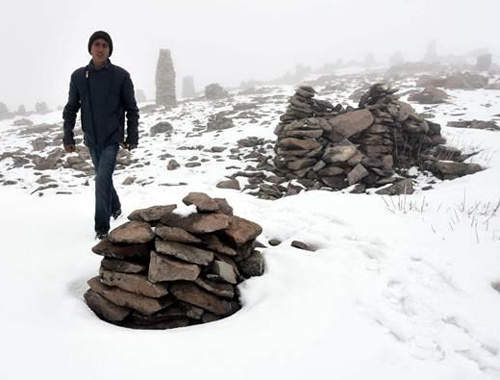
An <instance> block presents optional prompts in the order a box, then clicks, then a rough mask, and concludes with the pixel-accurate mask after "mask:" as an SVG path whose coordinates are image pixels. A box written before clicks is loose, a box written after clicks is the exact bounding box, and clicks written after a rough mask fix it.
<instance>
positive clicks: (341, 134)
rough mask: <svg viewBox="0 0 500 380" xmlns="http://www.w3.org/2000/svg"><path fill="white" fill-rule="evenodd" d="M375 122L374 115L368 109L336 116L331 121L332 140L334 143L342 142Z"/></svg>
mask: <svg viewBox="0 0 500 380" xmlns="http://www.w3.org/2000/svg"><path fill="white" fill-rule="evenodd" d="M374 120H375V119H374V118H373V115H372V113H371V112H370V111H369V110H367V109H362V110H356V111H351V112H347V113H344V114H341V115H338V116H335V117H334V118H332V119H330V120H329V122H330V124H331V125H332V131H331V133H330V140H331V141H333V142H338V141H342V140H343V139H345V138H348V137H350V136H352V135H355V134H356V133H359V132H361V131H364V130H365V129H367V128H369V127H370V126H371V125H372V124H373V122H374Z"/></svg>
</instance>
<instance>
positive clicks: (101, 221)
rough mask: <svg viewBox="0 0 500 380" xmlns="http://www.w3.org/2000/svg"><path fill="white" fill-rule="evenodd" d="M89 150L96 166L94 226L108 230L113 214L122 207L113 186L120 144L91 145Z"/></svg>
mask: <svg viewBox="0 0 500 380" xmlns="http://www.w3.org/2000/svg"><path fill="white" fill-rule="evenodd" d="M89 152H90V157H92V162H93V163H94V168H95V217H94V223H95V224H94V227H95V230H96V231H97V232H108V231H109V219H110V217H111V214H112V213H114V212H115V211H117V210H119V209H120V208H121V205H120V200H119V199H118V195H117V194H116V190H115V188H114V186H113V172H114V171H115V165H116V155H117V153H118V144H113V145H108V146H106V147H104V148H99V147H94V146H89Z"/></svg>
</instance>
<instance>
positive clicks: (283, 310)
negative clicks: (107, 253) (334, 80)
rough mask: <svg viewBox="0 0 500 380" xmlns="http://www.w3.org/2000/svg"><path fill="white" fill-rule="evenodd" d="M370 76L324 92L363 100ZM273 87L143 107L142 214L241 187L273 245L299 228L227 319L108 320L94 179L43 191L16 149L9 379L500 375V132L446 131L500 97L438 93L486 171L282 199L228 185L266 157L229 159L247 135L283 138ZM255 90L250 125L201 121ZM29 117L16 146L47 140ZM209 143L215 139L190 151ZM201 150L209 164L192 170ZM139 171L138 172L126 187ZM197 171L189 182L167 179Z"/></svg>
mask: <svg viewBox="0 0 500 380" xmlns="http://www.w3.org/2000/svg"><path fill="white" fill-rule="evenodd" d="M358 85H359V83H353V84H352V85H350V87H348V88H346V90H345V91H344V92H340V93H335V94H333V95H329V96H325V97H324V98H325V99H328V100H331V101H333V102H337V101H342V102H343V103H344V104H346V103H345V102H344V101H343V100H344V99H347V98H348V96H349V95H350V93H352V92H353V91H354V90H355V89H356V88H357V86H358ZM270 91H271V92H270V93H268V94H265V95H246V96H242V95H240V96H235V97H234V98H233V100H232V101H231V102H226V103H222V104H220V103H214V102H212V103H210V102H205V101H192V102H186V103H183V104H181V105H180V106H179V107H178V108H176V109H175V110H173V111H170V112H159V113H158V112H157V113H152V114H148V115H144V116H143V118H142V128H143V131H144V132H145V133H144V134H143V135H144V136H143V139H142V140H141V147H140V149H138V150H137V151H136V152H134V153H133V157H134V158H139V162H142V163H144V162H146V161H149V164H147V165H144V166H142V167H133V165H131V167H129V168H127V169H123V170H121V171H118V172H117V173H116V176H115V178H116V179H115V183H116V185H117V188H118V192H119V194H120V196H121V199H122V203H123V208H124V214H125V215H127V214H128V213H129V212H131V211H132V210H134V209H136V208H143V207H147V206H151V205H156V204H169V203H179V202H180V200H181V199H182V197H184V196H185V195H186V194H187V193H188V192H189V191H203V192H206V193H208V194H209V195H211V196H217V197H225V198H227V200H228V202H229V204H231V205H232V206H233V207H234V211H235V214H236V215H239V216H242V217H245V218H248V219H250V220H253V221H255V222H257V223H259V224H261V225H262V227H263V229H264V232H263V235H262V236H261V237H260V238H259V240H260V241H261V242H263V243H265V244H267V241H268V240H269V239H270V238H277V239H280V240H282V241H283V242H282V243H281V244H280V245H278V246H276V247H269V248H266V249H264V250H263V253H264V256H265V259H266V265H267V267H266V273H265V274H264V276H262V277H257V278H252V279H250V280H247V281H246V282H244V283H243V284H242V285H240V290H241V293H242V300H243V302H244V305H243V309H242V310H241V311H239V312H238V313H237V314H235V315H234V316H231V317H229V318H226V319H224V320H221V321H217V322H213V323H210V324H206V325H201V326H194V327H189V328H180V329H175V330H167V331H136V330H128V329H124V328H119V327H116V326H113V325H109V324H106V323H104V322H102V321H100V320H99V319H98V318H96V317H95V315H94V314H93V313H92V312H91V311H90V309H88V308H87V306H86V305H85V303H84V302H83V293H84V292H85V290H86V289H87V285H86V281H87V280H88V279H90V278H91V277H92V276H94V275H96V274H97V271H98V266H99V262H100V257H98V256H96V255H93V254H92V253H91V251H90V248H91V247H92V246H93V245H94V244H95V241H94V240H93V230H92V219H93V187H92V181H89V182H90V186H84V184H85V181H86V180H87V179H86V178H77V177H74V175H73V174H74V172H73V171H71V170H69V169H57V170H54V171H44V173H43V174H50V175H51V177H52V178H54V179H56V180H57V184H58V185H59V187H58V188H54V189H48V190H45V191H42V192H40V191H39V192H36V193H34V194H33V195H30V193H31V192H32V191H33V190H35V189H36V188H37V187H38V184H36V183H35V180H36V179H37V176H36V175H35V174H34V173H33V172H34V171H33V170H32V169H25V168H22V167H20V168H14V169H10V170H7V169H8V168H9V167H10V166H11V164H12V163H11V162H9V159H6V160H4V161H1V162H0V168H1V170H2V174H3V175H4V176H5V177H4V178H3V179H4V180H5V179H12V180H17V181H18V182H17V184H13V185H10V186H2V187H0V192H1V194H2V196H1V197H0V209H1V210H2V211H3V215H4V217H3V218H2V222H1V230H2V239H1V240H0V247H1V252H2V254H3V260H2V264H3V265H2V267H3V271H2V282H1V284H2V286H1V287H0V299H1V300H2V313H0V326H1V327H0V336H1V337H2V339H1V340H0V354H1V357H2V358H3V359H4V360H2V363H1V364H0V379H3V380H11V379H16V380H17V379H32V378H41V379H85V380H87V379H90V378H93V379H109V378H123V379H133V378H141V379H159V378H161V379H163V378H168V379H170V378H172V379H198V378H204V379H257V378H263V379H268V378H269V379H304V378H311V379H366V378H374V379H403V378H404V379H423V378H425V379H439V380H444V379H498V378H500V353H499V350H500V323H499V322H498V321H499V320H500V294H499V292H497V291H496V290H495V289H494V287H493V284H495V283H496V282H498V283H500V216H499V212H500V210H499V208H498V207H497V205H498V202H500V186H499V184H500V154H499V149H500V133H498V132H489V131H477V130H459V129H451V128H446V127H444V126H445V125H446V121H449V120H458V119H459V118H464V119H473V118H477V119H484V120H490V119H492V118H493V117H494V115H496V114H499V113H500V105H499V103H498V101H497V98H498V97H499V96H500V93H499V92H495V91H486V90H479V91H474V92H467V91H453V92H450V94H451V95H452V100H451V104H444V105H439V106H432V108H431V112H432V113H433V114H434V115H435V118H434V119H433V120H435V121H437V122H439V123H441V125H442V126H443V134H444V135H445V136H446V137H447V138H448V141H449V143H450V144H451V145H453V146H456V147H458V148H461V149H464V150H466V151H473V150H478V149H479V150H480V151H481V152H480V153H479V154H478V155H476V156H474V157H473V158H472V159H471V160H472V161H473V162H477V163H480V164H482V165H484V166H486V167H487V170H484V171H482V172H480V173H477V174H475V175H472V176H467V177H463V178H460V179H457V180H454V181H444V182H442V181H439V180H435V179H433V178H427V177H424V176H420V178H419V179H418V181H419V182H420V183H422V184H424V183H428V182H429V181H432V180H435V182H436V183H434V184H433V189H432V190H429V191H422V190H417V192H416V193H415V194H413V195H411V196H406V197H392V198H388V197H384V198H382V197H380V196H378V195H375V194H365V195H352V194H348V193H347V192H346V193H343V192H327V191H311V192H308V193H301V194H299V195H297V196H292V197H287V198H283V199H280V200H277V201H265V200H261V199H257V198H255V197H253V196H251V195H249V194H247V193H246V192H238V191H235V190H222V189H217V188H216V187H215V185H216V183H217V182H218V181H220V180H222V179H224V177H225V176H227V175H229V174H231V173H233V172H235V171H237V170H238V169H227V167H230V166H234V167H239V168H241V169H244V168H245V167H246V166H247V165H249V164H252V162H251V160H246V161H241V160H235V159H231V158H229V156H230V155H231V153H230V151H229V150H230V149H231V148H234V147H236V145H237V144H236V141H237V140H239V139H241V138H244V137H247V136H257V137H262V138H265V139H273V138H274V137H273V134H272V131H273V129H274V127H275V126H276V123H277V120H278V117H279V113H281V112H283V111H284V109H285V107H286V98H287V96H290V95H291V94H292V91H293V89H292V88H291V87H280V88H273V89H272V90H270ZM497 94H498V95H497ZM259 96H260V97H262V96H264V97H265V99H264V100H262V99H261V101H262V103H259V99H257V101H256V100H255V99H256V98H258V97H259ZM251 102H255V103H258V105H257V106H256V108H255V109H253V111H255V112H256V113H257V114H258V117H256V120H257V122H255V123H250V122H249V119H243V118H242V119H234V122H235V124H236V127H235V128H231V129H227V130H224V131H220V132H210V133H198V132H197V131H193V128H194V126H196V125H197V122H196V121H197V120H198V121H200V122H201V125H206V121H207V118H208V117H209V116H210V115H213V114H215V113H217V112H221V111H225V110H231V109H232V105H233V104H236V103H251ZM486 103H489V104H490V106H484V104H486ZM415 107H416V108H417V110H418V111H421V112H424V111H425V112H429V109H425V108H424V107H423V106H418V105H415ZM456 114H462V115H460V116H454V115H456ZM233 116H234V115H233ZM59 117H60V115H59V113H52V114H48V115H45V116H43V117H41V116H40V117H39V119H38V120H34V119H33V121H35V123H41V122H48V123H49V122H50V123H56V122H59V121H60V120H59ZM158 121H170V122H171V123H172V125H173V126H174V129H175V132H174V133H173V134H172V136H171V137H170V138H169V139H165V138H163V136H162V137H159V136H158V135H157V136H155V137H154V138H152V137H151V136H147V134H148V131H149V129H150V128H151V126H153V125H154V124H156V123H157V122H158ZM16 128H17V129H16ZM18 129H19V128H18V127H13V126H12V125H11V121H2V122H0V130H1V132H2V137H1V139H0V149H2V151H6V150H15V149H30V147H31V140H33V139H34V138H35V137H36V136H28V137H26V136H21V135H19V134H18V133H17V131H18ZM197 145H203V146H204V148H202V149H193V150H189V149H178V148H179V147H182V146H190V147H196V146H197ZM212 146H227V147H228V149H226V150H225V151H224V152H222V153H216V154H218V155H220V158H214V153H212V152H208V151H205V150H204V149H205V148H210V147H212ZM51 148H53V147H49V148H47V149H51ZM243 150H244V149H243ZM249 151H250V150H249ZM164 153H169V154H172V155H173V156H174V158H175V159H176V160H177V161H178V162H179V163H180V164H181V167H180V168H179V169H177V170H174V171H168V170H167V169H166V164H167V162H168V159H167V160H159V159H157V157H158V156H159V155H161V154H164ZM268 153H269V154H272V149H268ZM194 155H196V156H198V157H199V160H200V161H201V160H202V159H203V158H206V159H207V160H208V161H206V162H203V163H202V165H201V166H198V167H194V168H187V167H185V166H184V164H185V163H187V162H189V161H188V160H189V159H190V158H191V157H192V156H194ZM129 176H135V177H136V178H137V179H136V182H135V183H134V184H132V185H128V186H126V185H122V182H123V180H124V179H125V178H127V177H129ZM239 179H241V177H239ZM181 182H182V183H186V185H181V186H165V184H170V185H172V184H179V183H181ZM244 183H245V182H244V181H242V184H244ZM58 191H63V192H66V191H68V192H71V194H57V192H58ZM40 193H42V194H43V196H38V194H40ZM124 221H125V219H124V218H121V219H119V220H118V221H116V222H114V224H113V225H114V226H117V225H119V224H121V223H123V222H124ZM292 240H302V241H304V242H307V243H311V244H314V245H316V246H318V247H319V249H318V250H317V251H316V252H308V251H302V250H299V249H296V248H293V247H291V246H290V242H291V241H292ZM499 288H500V287H499Z"/></svg>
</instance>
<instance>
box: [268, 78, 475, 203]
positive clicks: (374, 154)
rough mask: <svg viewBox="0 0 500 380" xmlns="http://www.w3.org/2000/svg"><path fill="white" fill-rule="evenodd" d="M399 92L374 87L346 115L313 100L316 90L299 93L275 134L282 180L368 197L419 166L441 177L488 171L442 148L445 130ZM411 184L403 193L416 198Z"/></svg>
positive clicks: (307, 186) (278, 173) (405, 187)
mask: <svg viewBox="0 0 500 380" xmlns="http://www.w3.org/2000/svg"><path fill="white" fill-rule="evenodd" d="M396 92H397V89H392V88H390V87H388V86H385V85H382V84H375V85H373V86H372V87H371V88H370V89H369V90H368V91H367V92H366V93H365V94H363V96H362V97H361V100H360V102H359V107H358V109H355V110H343V109H342V107H341V106H340V105H339V106H337V107H333V106H332V105H331V104H330V105H328V104H327V102H324V101H321V102H319V101H318V100H316V99H314V98H313V96H314V90H313V89H312V88H310V87H299V88H298V89H297V92H296V94H295V95H294V96H292V98H291V99H290V105H289V106H288V109H287V111H286V113H285V114H284V115H283V116H282V117H281V118H280V120H281V123H280V124H279V125H278V127H277V128H276V130H275V133H276V134H277V135H278V139H277V142H276V146H275V151H276V157H275V159H274V163H275V166H276V168H277V170H276V174H277V175H279V176H282V177H284V178H286V179H287V180H291V179H298V180H299V182H300V183H301V184H302V185H303V186H305V187H306V188H309V189H319V188H321V187H323V186H325V187H328V188H332V189H342V188H345V187H347V186H350V185H355V184H359V186H357V188H356V190H355V191H364V189H365V188H366V187H379V186H383V185H387V184H388V183H392V182H397V181H399V180H401V179H402V178H401V177H399V178H398V176H396V175H394V174H395V169H403V168H409V167H411V166H415V165H416V166H419V167H420V168H421V169H427V170H431V171H432V172H433V173H434V174H436V175H438V176H439V177H441V178H452V177H454V176H459V175H464V174H470V173H473V172H475V171H478V170H481V168H480V167H479V166H478V165H473V164H463V163H462V162H461V161H463V160H464V159H465V158H467V157H468V156H464V155H462V154H461V153H460V152H459V151H458V153H457V151H456V149H453V148H449V147H446V146H443V145H441V144H444V143H445V139H444V138H443V137H442V136H441V133H440V126H439V125H438V124H436V123H433V122H431V121H428V120H425V119H424V118H422V117H421V116H420V115H418V114H417V113H416V112H415V110H414V109H413V108H412V107H411V106H410V105H409V104H407V103H404V102H402V101H400V100H398V97H397V96H396V95H395V93H396ZM298 102H300V104H298ZM318 105H319V107H318ZM321 107H323V108H321ZM441 160H452V161H455V162H452V163H450V164H446V165H443V164H442V163H441V162H440V161H441ZM464 165H465V166H464ZM455 170H456V172H455ZM464 170H465V171H464ZM406 183H407V184H408V186H404V187H402V191H403V192H406V193H411V192H412V191H413V189H412V188H411V181H409V182H408V181H407V182H406ZM282 187H283V186H282ZM399 187H400V188H401V186H399Z"/></svg>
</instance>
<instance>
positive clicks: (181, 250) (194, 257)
mask: <svg viewBox="0 0 500 380" xmlns="http://www.w3.org/2000/svg"><path fill="white" fill-rule="evenodd" d="M155 247H156V251H157V252H158V253H162V254H164V255H169V256H173V257H176V258H178V259H181V260H184V261H187V262H189V263H193V264H199V265H209V264H210V263H211V262H212V261H213V260H214V253H213V252H211V251H206V250H204V249H201V248H196V247H192V246H190V245H186V244H182V243H176V242H171V241H163V240H159V239H156V241H155Z"/></svg>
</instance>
